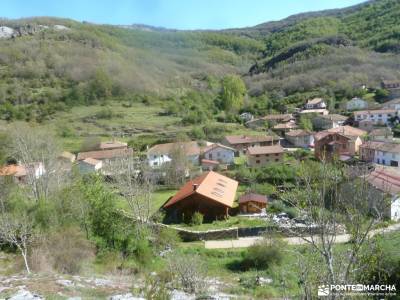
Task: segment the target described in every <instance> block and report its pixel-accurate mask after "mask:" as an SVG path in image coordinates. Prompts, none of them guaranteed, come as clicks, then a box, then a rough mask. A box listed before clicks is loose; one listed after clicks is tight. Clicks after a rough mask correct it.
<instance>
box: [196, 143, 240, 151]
mask: <svg viewBox="0 0 400 300" xmlns="http://www.w3.org/2000/svg"><path fill="white" fill-rule="evenodd" d="M216 148H223V149H226V150H230V151H233V152H236V150H235V149H233V148H231V147H228V146H225V145H221V144H218V143H216V144H212V145H210V146H207V147H205V148H204V149H203V153H207V152H208V151H211V150H213V149H216Z"/></svg>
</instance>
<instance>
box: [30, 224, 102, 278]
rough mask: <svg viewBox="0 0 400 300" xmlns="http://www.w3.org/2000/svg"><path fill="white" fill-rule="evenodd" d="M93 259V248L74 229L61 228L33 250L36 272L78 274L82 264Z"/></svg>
mask: <svg viewBox="0 0 400 300" xmlns="http://www.w3.org/2000/svg"><path fill="white" fill-rule="evenodd" d="M91 258H94V247H93V246H92V244H91V243H90V242H89V241H88V240H87V239H86V238H85V235H84V234H83V233H82V232H81V231H80V230H79V228H76V227H67V228H61V229H60V230H58V231H56V232H53V233H51V234H50V235H49V237H48V238H47V239H43V240H42V241H41V243H40V244H39V246H38V247H36V248H34V249H33V256H32V259H33V262H32V263H33V267H34V269H36V270H40V271H47V270H49V269H53V270H56V271H57V272H59V273H65V274H76V273H79V271H80V270H81V267H82V263H83V262H84V261H85V260H87V259H91Z"/></svg>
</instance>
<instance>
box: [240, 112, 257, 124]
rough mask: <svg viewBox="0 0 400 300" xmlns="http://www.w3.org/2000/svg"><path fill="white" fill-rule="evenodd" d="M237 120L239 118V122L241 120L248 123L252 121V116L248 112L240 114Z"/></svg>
mask: <svg viewBox="0 0 400 300" xmlns="http://www.w3.org/2000/svg"><path fill="white" fill-rule="evenodd" d="M239 118H240V119H241V120H243V121H244V122H248V121H250V120H253V119H254V117H253V115H252V114H251V113H249V112H244V113H241V114H240V115H239Z"/></svg>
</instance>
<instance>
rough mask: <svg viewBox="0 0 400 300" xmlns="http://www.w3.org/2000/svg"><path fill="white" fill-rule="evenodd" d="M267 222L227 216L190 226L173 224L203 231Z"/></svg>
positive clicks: (258, 224) (263, 224) (265, 223)
mask: <svg viewBox="0 0 400 300" xmlns="http://www.w3.org/2000/svg"><path fill="white" fill-rule="evenodd" d="M267 224H268V223H267V222H266V221H265V220H260V219H256V218H254V219H252V218H245V217H238V216H234V217H229V218H228V219H227V220H221V221H214V222H212V223H203V224H201V225H195V226H190V225H187V224H184V223H182V224H179V225H174V226H176V227H180V228H185V229H188V230H195V231H203V230H213V229H224V228H231V227H239V228H244V227H255V226H266V225H267Z"/></svg>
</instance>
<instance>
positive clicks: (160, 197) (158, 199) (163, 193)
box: [151, 190, 177, 213]
mask: <svg viewBox="0 0 400 300" xmlns="http://www.w3.org/2000/svg"><path fill="white" fill-rule="evenodd" d="M176 192H177V190H158V191H155V192H154V193H153V198H152V205H151V210H152V212H153V213H155V212H156V211H157V210H158V209H159V208H160V207H161V206H162V205H163V204H164V203H165V202H166V201H167V200H168V198H169V197H171V196H173V195H175V194H176Z"/></svg>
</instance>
